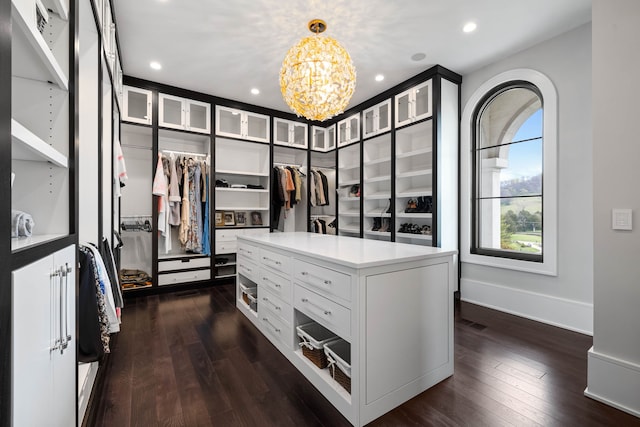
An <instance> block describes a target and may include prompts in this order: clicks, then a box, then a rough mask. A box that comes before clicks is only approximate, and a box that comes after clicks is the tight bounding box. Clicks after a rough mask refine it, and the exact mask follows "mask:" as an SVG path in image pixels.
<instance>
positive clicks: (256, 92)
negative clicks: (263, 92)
mask: <svg viewBox="0 0 640 427" xmlns="http://www.w3.org/2000/svg"><path fill="white" fill-rule="evenodd" d="M251 93H252V94H254V95H258V94H260V89H258V88H255V87H254V88H253V89H251Z"/></svg>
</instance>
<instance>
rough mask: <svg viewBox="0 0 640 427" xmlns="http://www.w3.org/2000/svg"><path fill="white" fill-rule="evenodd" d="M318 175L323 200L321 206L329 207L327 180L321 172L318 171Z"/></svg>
mask: <svg viewBox="0 0 640 427" xmlns="http://www.w3.org/2000/svg"><path fill="white" fill-rule="evenodd" d="M318 174H320V180H321V181H322V198H323V199H324V204H323V205H322V206H329V180H328V179H327V176H326V175H325V174H324V173H322V171H321V170H319V171H318Z"/></svg>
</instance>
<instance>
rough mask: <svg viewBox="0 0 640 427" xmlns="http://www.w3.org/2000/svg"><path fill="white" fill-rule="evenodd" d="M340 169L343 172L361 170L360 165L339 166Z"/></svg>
mask: <svg viewBox="0 0 640 427" xmlns="http://www.w3.org/2000/svg"><path fill="white" fill-rule="evenodd" d="M338 169H340V170H342V171H348V170H353V169H360V165H359V164H356V165H347V166H339V167H338Z"/></svg>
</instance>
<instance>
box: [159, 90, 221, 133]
mask: <svg viewBox="0 0 640 427" xmlns="http://www.w3.org/2000/svg"><path fill="white" fill-rule="evenodd" d="M158 103H159V105H158V111H159V112H158V116H159V117H158V125H159V126H162V127H168V128H172V129H181V130H188V131H191V132H199V133H210V132H211V105H210V104H208V103H206V102H199V101H194V100H192V99H185V98H179V97H177V96H172V95H167V94H164V93H161V94H160V95H159V97H158Z"/></svg>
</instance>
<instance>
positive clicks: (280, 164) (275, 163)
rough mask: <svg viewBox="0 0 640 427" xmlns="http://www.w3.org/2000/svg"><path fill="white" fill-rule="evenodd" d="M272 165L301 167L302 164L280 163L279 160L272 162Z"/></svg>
mask: <svg viewBox="0 0 640 427" xmlns="http://www.w3.org/2000/svg"><path fill="white" fill-rule="evenodd" d="M273 165H274V166H291V167H296V168H301V167H302V165H293V164H291V163H280V162H273Z"/></svg>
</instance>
